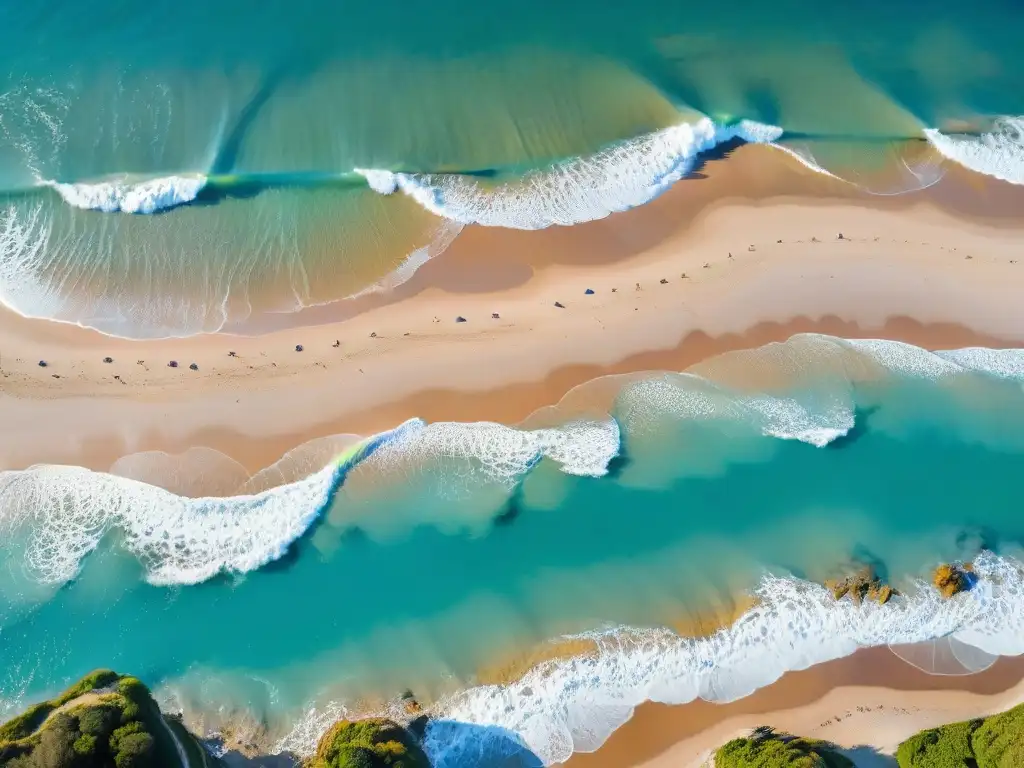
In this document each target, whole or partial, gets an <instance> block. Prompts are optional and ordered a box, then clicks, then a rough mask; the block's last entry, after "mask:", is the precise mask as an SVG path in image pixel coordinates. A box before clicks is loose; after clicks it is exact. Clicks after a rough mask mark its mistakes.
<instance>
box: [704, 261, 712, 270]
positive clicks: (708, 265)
mask: <svg viewBox="0 0 1024 768" xmlns="http://www.w3.org/2000/svg"><path fill="white" fill-rule="evenodd" d="M704 269H711V265H710V264H709V263H708V262H706V261H705V262H704Z"/></svg>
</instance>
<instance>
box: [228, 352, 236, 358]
mask: <svg viewBox="0 0 1024 768" xmlns="http://www.w3.org/2000/svg"><path fill="white" fill-rule="evenodd" d="M228 357H238V355H236V354H235V353H234V352H228Z"/></svg>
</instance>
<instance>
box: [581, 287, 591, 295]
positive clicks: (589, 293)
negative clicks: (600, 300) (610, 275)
mask: <svg viewBox="0 0 1024 768" xmlns="http://www.w3.org/2000/svg"><path fill="white" fill-rule="evenodd" d="M583 293H584V294H586V295H587V296H593V295H594V289H593V288H587V290H585V291H584V292H583Z"/></svg>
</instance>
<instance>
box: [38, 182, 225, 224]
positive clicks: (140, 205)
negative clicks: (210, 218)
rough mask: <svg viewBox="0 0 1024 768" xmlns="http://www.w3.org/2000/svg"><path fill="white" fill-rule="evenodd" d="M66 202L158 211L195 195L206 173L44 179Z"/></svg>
mask: <svg viewBox="0 0 1024 768" xmlns="http://www.w3.org/2000/svg"><path fill="white" fill-rule="evenodd" d="M45 185H46V186H48V187H50V188H52V189H54V190H55V191H56V192H57V194H59V195H60V196H61V197H62V198H63V199H64V201H65V202H66V203H68V204H69V205H73V206H75V207H76V208H84V209H86V210H93V211H103V212H104V213H117V212H120V213H142V214H145V213H158V212H160V211H166V210H168V209H170V208H176V207H177V206H179V205H185V204H186V203H190V202H192V201H193V200H195V199H196V197H197V196H198V195H199V193H200V192H201V191H202V189H203V187H205V186H206V177H205V176H202V175H199V174H191V175H186V176H166V177H163V178H157V179H146V180H144V181H135V182H132V181H127V180H112V181H100V182H95V183H92V184H87V183H78V184H61V183H59V182H56V181H48V182H45Z"/></svg>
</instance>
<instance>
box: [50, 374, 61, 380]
mask: <svg viewBox="0 0 1024 768" xmlns="http://www.w3.org/2000/svg"><path fill="white" fill-rule="evenodd" d="M50 375H51V376H53V378H55V379H59V378H60V376H58V375H57V374H56V373H51V374H50Z"/></svg>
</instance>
